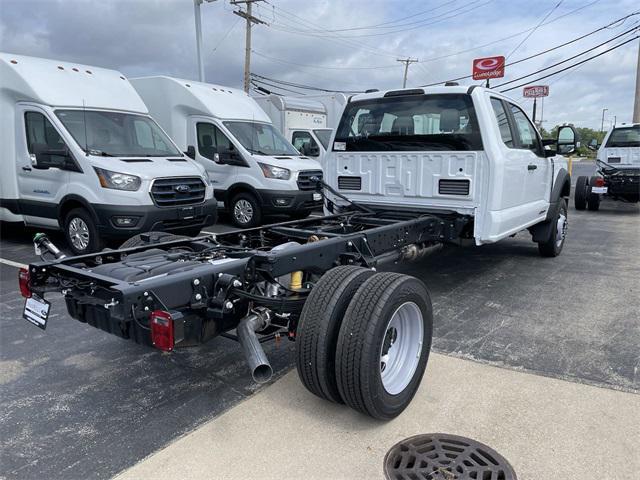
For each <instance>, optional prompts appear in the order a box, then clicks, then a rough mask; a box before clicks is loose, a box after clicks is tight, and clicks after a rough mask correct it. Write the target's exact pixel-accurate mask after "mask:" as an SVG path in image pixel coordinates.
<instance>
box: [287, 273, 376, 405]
mask: <svg viewBox="0 0 640 480" xmlns="http://www.w3.org/2000/svg"><path fill="white" fill-rule="evenodd" d="M373 274H374V272H373V271H372V270H368V269H366V268H362V267H355V266H340V267H335V268H332V269H331V270H329V271H328V272H327V273H325V274H324V275H323V276H322V277H321V278H320V280H318V282H317V283H316V285H315V286H314V287H313V290H311V293H310V294H309V297H308V298H307V301H306V302H305V303H304V308H303V309H302V314H301V315H300V320H299V321H298V327H297V330H296V367H297V370H298V375H299V376H300V380H301V381H302V383H303V384H304V386H305V387H307V390H309V391H310V392H311V393H313V394H314V395H317V396H318V397H320V398H323V399H326V400H330V401H332V402H336V403H344V402H343V401H342V398H341V397H340V392H339V391H338V384H337V382H336V367H335V365H336V344H337V343H338V335H339V333H340V325H341V324H342V318H343V317H344V312H345V311H346V310H347V307H348V306H349V303H350V301H351V299H352V298H353V295H354V294H355V293H356V290H358V288H359V287H360V285H362V283H363V282H364V281H365V280H367V279H368V278H369V277H371V276H372V275H373Z"/></svg>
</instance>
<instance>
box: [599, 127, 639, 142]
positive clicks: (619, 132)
mask: <svg viewBox="0 0 640 480" xmlns="http://www.w3.org/2000/svg"><path fill="white" fill-rule="evenodd" d="M605 147H640V125H634V126H633V127H621V128H616V129H614V130H613V132H611V135H609V140H607V144H606V145H605Z"/></svg>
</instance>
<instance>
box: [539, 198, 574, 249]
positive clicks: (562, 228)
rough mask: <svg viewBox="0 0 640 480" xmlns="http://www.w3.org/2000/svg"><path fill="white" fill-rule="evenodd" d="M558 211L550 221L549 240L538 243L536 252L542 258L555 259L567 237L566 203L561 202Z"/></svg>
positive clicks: (563, 200) (564, 201)
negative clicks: (551, 223)
mask: <svg viewBox="0 0 640 480" xmlns="http://www.w3.org/2000/svg"><path fill="white" fill-rule="evenodd" d="M561 202H562V203H561V204H560V209H559V210H558V214H557V215H556V218H555V219H553V220H552V222H553V225H552V227H551V228H552V230H551V235H550V236H549V239H548V240H547V241H545V242H538V251H539V252H540V255H542V256H543V257H557V256H558V255H560V252H562V247H564V242H565V239H566V236H567V228H568V226H569V223H568V221H567V210H568V209H567V201H566V200H565V199H564V198H563V199H562V200H561Z"/></svg>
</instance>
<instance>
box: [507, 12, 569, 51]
mask: <svg viewBox="0 0 640 480" xmlns="http://www.w3.org/2000/svg"><path fill="white" fill-rule="evenodd" d="M563 1H564V0H560V1H559V2H558V3H556V5H555V6H554V7H553V8H552V9H551V10H549V12H547V14H546V15H545V16H544V18H543V19H542V20H540V21H539V22H538V24H537V25H536V26H535V27H533V30H531V31H530V32H529V33H528V34H527V36H526V37H524V38H523V39H522V41H521V42H520V43H518V45H516V46H515V48H514V49H513V50H511V52H509V54H508V55H507V56H506V57H505V59H506V60H508V59H509V58H510V57H511V55H513V54H514V53H515V52H516V51H517V50H518V49H519V48H520V47H521V46H522V45H524V43H525V42H526V41H527V40H529V38H530V37H531V35H533V34H534V32H535V31H536V30H537V29H538V27H540V25H542V23H543V22H544V21H545V20H546V19H547V18H549V16H550V15H551V14H552V13H553V12H555V11H556V10H557V9H558V7H559V6H560V5H562V2H563Z"/></svg>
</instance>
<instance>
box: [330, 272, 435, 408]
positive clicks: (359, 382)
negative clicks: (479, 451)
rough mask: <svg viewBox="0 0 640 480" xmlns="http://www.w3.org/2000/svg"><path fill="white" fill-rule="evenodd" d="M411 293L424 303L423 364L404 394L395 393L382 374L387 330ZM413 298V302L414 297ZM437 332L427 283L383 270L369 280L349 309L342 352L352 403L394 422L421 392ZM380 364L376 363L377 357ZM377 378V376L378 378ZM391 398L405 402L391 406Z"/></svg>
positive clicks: (339, 364) (343, 387)
mask: <svg viewBox="0 0 640 480" xmlns="http://www.w3.org/2000/svg"><path fill="white" fill-rule="evenodd" d="M407 296H414V298H413V300H415V301H417V302H420V303H422V307H423V308H422V311H423V318H424V321H425V323H426V325H425V328H424V335H425V337H424V339H423V348H422V353H421V359H420V363H419V365H418V367H417V369H416V372H415V374H414V376H413V379H412V380H411V382H410V383H409V385H407V387H406V388H405V390H404V391H403V392H400V393H399V394H397V395H389V394H388V393H387V392H386V391H385V390H384V387H383V386H382V379H381V378H380V374H379V372H380V365H379V363H378V362H379V351H380V347H381V345H382V341H383V337H384V332H382V335H380V336H379V335H376V327H378V328H379V326H380V325H381V322H383V325H382V328H383V329H384V328H386V326H387V324H388V321H389V318H386V314H387V313H391V311H390V310H389V309H390V308H393V306H394V304H395V303H397V302H398V300H400V301H404V299H406V298H407ZM413 300H412V301H413ZM432 336H433V310H432V306H431V298H430V295H429V291H428V289H427V287H426V286H425V285H424V283H422V282H421V281H420V280H418V279H417V278H415V277H411V276H409V275H403V274H399V273H390V272H384V273H378V274H376V275H374V276H373V277H371V278H369V279H368V280H367V281H366V282H364V283H363V284H362V285H361V286H360V288H359V289H358V291H357V292H356V294H355V295H354V297H353V300H352V301H351V303H350V304H349V307H348V308H347V311H346V313H345V317H344V320H343V322H342V327H341V328H340V335H339V337H338V345H337V350H336V377H337V380H338V389H339V391H340V396H341V397H342V399H343V400H344V401H345V403H346V404H347V405H349V406H350V407H352V408H353V409H355V410H358V411H360V412H362V413H364V414H366V415H369V416H371V417H373V418H376V419H378V420H391V419H392V418H395V417H396V416H398V415H399V414H400V413H402V411H403V410H404V409H405V408H406V407H407V406H408V405H409V403H410V402H411V399H412V398H413V396H414V395H415V393H416V391H417V389H418V387H419V386H420V382H421V380H422V376H423V375H424V371H425V369H426V366H427V361H428V359H429V353H430V350H431V341H432ZM372 358H373V359H374V363H373V364H371V359H372ZM372 379H373V380H372ZM389 399H396V400H397V401H399V403H398V404H396V405H393V406H391V405H389V404H388V403H387V404H385V402H388V401H389Z"/></svg>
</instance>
